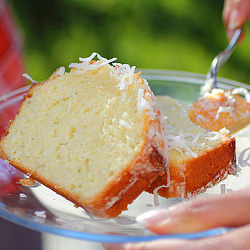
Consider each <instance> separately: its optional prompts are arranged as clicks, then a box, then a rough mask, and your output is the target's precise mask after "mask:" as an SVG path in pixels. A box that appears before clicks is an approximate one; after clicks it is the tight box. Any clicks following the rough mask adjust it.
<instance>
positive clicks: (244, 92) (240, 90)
mask: <svg viewBox="0 0 250 250" xmlns="http://www.w3.org/2000/svg"><path fill="white" fill-rule="evenodd" d="M232 94H233V95H235V94H241V95H243V96H244V97H245V99H246V101H247V102H250V94H249V92H248V91H247V90H246V89H244V88H236V89H234V90H233V91H232Z"/></svg>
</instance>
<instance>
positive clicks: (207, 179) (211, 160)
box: [147, 138, 237, 198]
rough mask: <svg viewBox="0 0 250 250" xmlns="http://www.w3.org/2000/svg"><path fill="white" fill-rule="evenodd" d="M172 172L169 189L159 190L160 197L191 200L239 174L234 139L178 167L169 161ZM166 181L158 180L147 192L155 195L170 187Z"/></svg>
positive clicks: (163, 179)
mask: <svg viewBox="0 0 250 250" xmlns="http://www.w3.org/2000/svg"><path fill="white" fill-rule="evenodd" d="M169 172H170V180H171V183H170V186H169V187H162V188H161V189H159V190H158V194H159V195H160V196H162V197H165V198H171V197H182V198H189V197H190V196H192V195H197V194H199V193H200V192H203V191H205V190H206V189H207V188H208V187H211V186H213V185H215V184H216V183H218V182H220V181H222V180H223V179H225V178H226V177H227V175H228V174H232V175H235V174H236V172H237V169H236V158H235V138H230V139H229V140H228V141H227V142H225V143H223V144H221V145H219V146H218V147H216V148H213V149H211V150H209V151H208V152H205V153H203V154H201V155H199V157H198V158H191V159H189V160H188V161H187V162H185V163H183V164H179V165H175V164H174V163H172V162H171V158H170V163H169ZM166 179H167V178H163V177H158V178H157V179H156V180H155V181H154V182H153V183H152V184H151V185H150V187H149V189H148V190H147V191H148V192H150V193H153V191H154V189H155V188H157V187H159V186H162V185H168V183H166Z"/></svg>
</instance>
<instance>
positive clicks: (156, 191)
mask: <svg viewBox="0 0 250 250" xmlns="http://www.w3.org/2000/svg"><path fill="white" fill-rule="evenodd" d="M163 187H168V186H166V185H162V186H159V187H157V188H155V189H154V191H153V195H154V205H155V206H156V207H158V206H159V205H160V202H159V195H158V190H159V189H161V188H163Z"/></svg>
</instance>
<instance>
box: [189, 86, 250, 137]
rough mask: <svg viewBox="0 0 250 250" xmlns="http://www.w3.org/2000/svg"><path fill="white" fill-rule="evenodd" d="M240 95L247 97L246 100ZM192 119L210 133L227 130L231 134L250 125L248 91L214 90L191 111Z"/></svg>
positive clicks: (239, 89) (249, 98)
mask: <svg viewBox="0 0 250 250" xmlns="http://www.w3.org/2000/svg"><path fill="white" fill-rule="evenodd" d="M239 94H242V95H244V96H245V99H244V98H243V97H241V96H240V95H239ZM189 117H190V119H191V120H192V121H193V122H194V123H196V124H198V125H199V126H201V127H203V128H206V129H208V130H209V131H219V130H220V129H221V128H224V127H225V128H227V129H228V130H230V132H231V133H234V132H237V131H238V130H239V129H241V128H243V127H245V126H247V125H249V124H250V95H249V93H248V91H247V90H246V89H243V88H238V89H234V90H223V89H213V90H212V91H211V93H206V94H205V96H203V97H201V98H200V99H199V100H198V101H197V102H195V103H193V105H192V107H191V109H190V111H189Z"/></svg>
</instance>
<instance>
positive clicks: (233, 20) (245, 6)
mask: <svg viewBox="0 0 250 250" xmlns="http://www.w3.org/2000/svg"><path fill="white" fill-rule="evenodd" d="M224 6H225V7H224V10H223V21H224V24H225V27H226V30H227V34H228V38H229V40H231V39H232V37H233V34H234V32H235V30H236V29H237V28H239V27H241V26H242V25H243V24H244V23H245V22H246V21H247V20H248V18H249V13H250V1H249V0H227V1H225V5H224ZM242 38H243V36H242V37H241V38H240V41H241V40H242Z"/></svg>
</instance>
